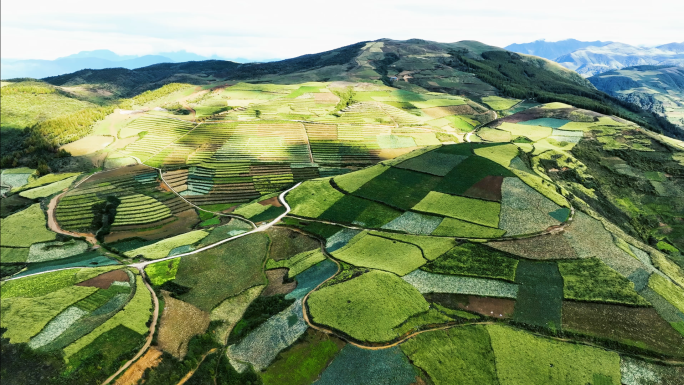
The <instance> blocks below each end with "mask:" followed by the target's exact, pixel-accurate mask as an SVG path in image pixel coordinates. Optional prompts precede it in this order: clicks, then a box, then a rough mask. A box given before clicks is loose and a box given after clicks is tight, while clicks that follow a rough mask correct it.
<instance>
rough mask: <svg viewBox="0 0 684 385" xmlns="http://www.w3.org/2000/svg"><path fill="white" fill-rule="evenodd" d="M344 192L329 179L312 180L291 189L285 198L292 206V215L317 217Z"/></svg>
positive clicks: (340, 197)
mask: <svg viewBox="0 0 684 385" xmlns="http://www.w3.org/2000/svg"><path fill="white" fill-rule="evenodd" d="M343 196H344V194H342V193H341V192H339V191H337V190H335V189H334V188H333V187H332V186H331V185H330V181H329V180H328V179H324V180H311V181H307V182H304V183H302V184H301V185H300V186H299V187H297V188H296V189H294V190H292V191H290V192H289V193H288V194H287V195H286V196H285V199H286V200H287V202H288V203H289V204H290V205H291V206H292V211H291V212H290V213H291V214H292V215H299V216H303V217H310V218H317V217H318V216H319V215H321V214H323V212H325V210H327V209H328V208H330V206H332V205H333V204H335V202H337V201H338V200H340V199H342V197H343Z"/></svg>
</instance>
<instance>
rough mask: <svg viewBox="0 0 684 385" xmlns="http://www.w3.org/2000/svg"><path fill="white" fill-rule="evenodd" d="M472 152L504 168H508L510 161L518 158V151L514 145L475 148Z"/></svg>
mask: <svg viewBox="0 0 684 385" xmlns="http://www.w3.org/2000/svg"><path fill="white" fill-rule="evenodd" d="M474 152H475V155H479V156H481V157H483V158H487V159H489V160H493V161H494V162H496V163H498V164H500V165H502V166H504V167H508V166H510V164H511V161H512V160H513V159H514V158H515V157H516V156H518V154H519V153H520V150H519V149H518V146H516V145H515V144H504V145H495V146H487V147H480V148H476V149H475V150H474Z"/></svg>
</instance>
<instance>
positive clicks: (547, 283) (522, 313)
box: [513, 259, 563, 329]
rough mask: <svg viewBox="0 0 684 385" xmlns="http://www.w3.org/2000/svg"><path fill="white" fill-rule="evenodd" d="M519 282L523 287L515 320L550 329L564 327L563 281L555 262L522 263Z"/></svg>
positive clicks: (519, 295)
mask: <svg viewBox="0 0 684 385" xmlns="http://www.w3.org/2000/svg"><path fill="white" fill-rule="evenodd" d="M515 281H516V283H518V284H519V289H518V298H517V302H516V304H515V313H513V319H514V320H515V321H517V322H522V323H526V324H529V325H536V326H541V327H548V328H551V329H553V328H558V327H560V324H561V308H562V305H563V278H562V277H561V275H560V272H559V271H558V267H557V266H556V263H555V262H532V261H529V260H526V259H521V260H520V261H519V262H518V268H517V270H516V275H515Z"/></svg>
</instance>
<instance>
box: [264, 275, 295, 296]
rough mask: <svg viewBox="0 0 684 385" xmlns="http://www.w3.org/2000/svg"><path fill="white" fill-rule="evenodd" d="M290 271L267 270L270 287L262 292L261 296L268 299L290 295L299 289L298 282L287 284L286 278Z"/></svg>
mask: <svg viewBox="0 0 684 385" xmlns="http://www.w3.org/2000/svg"><path fill="white" fill-rule="evenodd" d="M288 271H289V269H287V268H281V269H272V270H266V278H268V286H266V288H265V289H264V291H263V292H261V295H262V296H264V297H268V296H270V295H276V294H288V293H290V292H292V290H294V289H295V288H296V287H297V282H296V281H292V282H287V283H286V282H285V277H286V276H287V272H288Z"/></svg>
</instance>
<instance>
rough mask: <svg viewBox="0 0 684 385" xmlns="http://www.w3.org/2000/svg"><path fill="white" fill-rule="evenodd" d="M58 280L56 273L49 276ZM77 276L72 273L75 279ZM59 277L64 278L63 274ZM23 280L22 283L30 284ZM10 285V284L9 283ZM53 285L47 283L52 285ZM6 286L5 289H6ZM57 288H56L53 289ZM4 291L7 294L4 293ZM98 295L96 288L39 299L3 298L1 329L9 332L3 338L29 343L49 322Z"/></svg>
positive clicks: (64, 291) (66, 290)
mask: <svg viewBox="0 0 684 385" xmlns="http://www.w3.org/2000/svg"><path fill="white" fill-rule="evenodd" d="M45 275H53V277H52V278H53V279H55V278H57V277H56V276H55V275H57V273H47V274H45ZM73 275H74V272H73V271H71V272H70V276H71V277H73ZM58 276H62V279H64V278H63V274H60V275H58ZM30 279H31V278H24V279H21V280H17V281H12V282H19V281H22V280H30ZM10 283H11V282H10ZM49 283H50V282H46V284H48V285H49ZM5 285H7V283H5V284H4V285H3V289H4V288H5ZM53 287H54V286H53ZM3 291H4V290H3ZM95 291H97V288H95V287H82V286H71V285H69V286H68V287H62V288H59V289H53V290H49V291H47V292H46V293H44V294H43V295H40V296H31V297H9V296H5V293H3V294H2V301H1V304H0V305H1V306H2V309H1V310H2V311H1V312H0V327H2V328H5V329H7V331H6V332H5V333H4V334H3V338H8V339H9V340H10V342H11V343H21V342H28V341H29V339H30V338H31V337H33V336H34V335H36V334H38V333H39V332H40V331H41V330H42V329H43V328H44V327H45V325H47V323H48V322H50V320H52V319H53V318H54V317H56V316H57V315H58V314H59V313H61V312H62V311H63V310H64V309H66V308H68V307H69V306H71V305H73V304H74V303H76V302H78V301H80V300H81V299H83V298H85V297H87V296H89V295H91V294H92V293H94V292H95Z"/></svg>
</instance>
